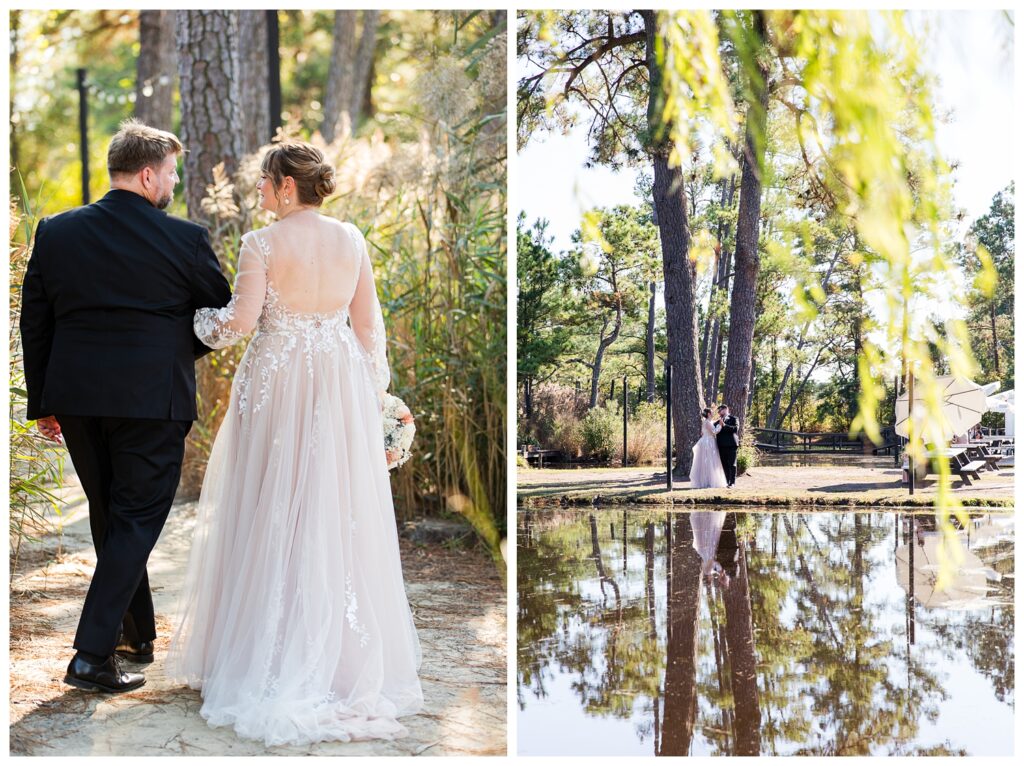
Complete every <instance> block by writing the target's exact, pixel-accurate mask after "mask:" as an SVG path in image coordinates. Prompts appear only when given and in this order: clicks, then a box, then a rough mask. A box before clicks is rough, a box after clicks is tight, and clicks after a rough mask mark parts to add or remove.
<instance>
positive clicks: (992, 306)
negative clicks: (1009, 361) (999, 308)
mask: <svg viewBox="0 0 1024 766" xmlns="http://www.w3.org/2000/svg"><path fill="white" fill-rule="evenodd" d="M988 318H989V324H990V325H991V327H992V363H993V365H994V367H995V373H996V378H999V377H1000V372H999V336H998V335H996V303H995V301H992V302H990V303H989V308H988Z"/></svg>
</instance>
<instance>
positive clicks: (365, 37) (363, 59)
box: [348, 10, 380, 130]
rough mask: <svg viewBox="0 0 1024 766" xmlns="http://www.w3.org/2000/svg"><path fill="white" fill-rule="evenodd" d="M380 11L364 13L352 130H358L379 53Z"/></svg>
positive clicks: (351, 111) (350, 110) (355, 69)
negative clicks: (370, 78) (371, 73)
mask: <svg viewBox="0 0 1024 766" xmlns="http://www.w3.org/2000/svg"><path fill="white" fill-rule="evenodd" d="M379 20H380V11H372V10H371V11H363V30H362V32H360V33H359V48H358V50H357V51H356V60H355V64H354V65H353V83H352V98H351V101H350V103H349V107H348V114H349V121H350V123H351V125H352V130H355V129H356V126H357V125H358V124H359V120H360V118H361V116H362V115H361V112H362V107H363V99H364V97H365V95H366V89H367V87H368V84H369V77H370V71H371V70H372V69H373V60H374V56H375V54H376V52H377V24H378V22H379Z"/></svg>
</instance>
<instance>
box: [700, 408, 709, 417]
mask: <svg viewBox="0 0 1024 766" xmlns="http://www.w3.org/2000/svg"><path fill="white" fill-rule="evenodd" d="M700 414H701V417H703V418H705V419H706V418H707V417H708V415H710V414H711V408H710V407H705V408H704V409H703V410H701V412H700Z"/></svg>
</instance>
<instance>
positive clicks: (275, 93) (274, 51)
mask: <svg viewBox="0 0 1024 766" xmlns="http://www.w3.org/2000/svg"><path fill="white" fill-rule="evenodd" d="M280 42H281V33H280V29H279V27H278V25H277V11H267V90H268V91H269V92H268V94H267V95H268V97H269V99H270V135H269V136H268V137H267V140H268V141H269V140H270V139H272V138H273V137H274V136H275V135H277V129H278V128H280V127H281V51H280Z"/></svg>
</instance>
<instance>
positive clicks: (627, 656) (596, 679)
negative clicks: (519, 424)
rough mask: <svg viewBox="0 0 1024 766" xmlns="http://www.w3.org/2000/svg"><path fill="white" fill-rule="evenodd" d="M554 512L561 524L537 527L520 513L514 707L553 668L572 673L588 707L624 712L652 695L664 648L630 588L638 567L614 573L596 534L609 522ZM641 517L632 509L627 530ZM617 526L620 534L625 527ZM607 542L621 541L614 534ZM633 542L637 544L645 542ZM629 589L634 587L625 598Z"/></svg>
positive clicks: (538, 689)
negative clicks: (517, 679) (516, 674)
mask: <svg viewBox="0 0 1024 766" xmlns="http://www.w3.org/2000/svg"><path fill="white" fill-rule="evenodd" d="M646 515H647V516H648V517H649V516H651V515H652V514H646ZM527 517H530V518H527ZM560 517H561V518H560V519H559V521H560V522H561V523H548V524H545V528H544V530H543V531H542V532H539V533H538V532H537V531H536V525H537V524H536V522H537V518H536V517H533V515H532V514H529V513H524V514H522V515H521V516H520V519H519V548H518V550H517V555H518V559H517V572H518V583H519V593H518V605H519V609H518V619H519V626H518V632H519V639H518V644H519V646H518V653H517V656H518V662H519V669H518V673H519V681H520V688H519V690H518V693H519V695H520V706H521V707H522V706H523V705H524V704H525V701H524V700H523V699H522V697H521V695H522V694H523V691H524V689H526V688H528V689H530V691H532V692H533V694H534V695H535V696H537V697H544V696H546V691H545V688H544V679H545V677H546V676H547V677H549V676H550V674H551V672H552V669H553V668H557V669H558V671H559V672H560V673H565V674H567V675H569V676H570V677H571V679H572V688H573V689H574V691H575V693H576V694H577V696H578V697H579V699H580V701H581V703H582V705H583V707H584V708H585V709H586V710H587V711H588V712H589V713H591V714H595V715H612V716H615V717H620V718H628V717H630V716H631V715H632V713H633V708H634V704H635V702H636V701H637V700H645V699H646V700H652V699H654V698H655V697H656V696H657V694H658V687H659V682H660V678H661V674H662V667H663V664H664V654H663V648H662V647H660V646H659V644H658V641H657V636H656V635H655V636H651V635H650V626H649V622H648V620H649V617H650V613H651V611H650V608H649V604H648V602H647V600H646V598H645V597H644V596H643V595H641V594H642V588H639V587H637V588H630V587H629V584H630V582H632V581H635V584H636V585H640V584H641V583H642V578H643V573H640V572H628V571H627V573H626V574H624V575H622V576H621V577H616V576H613V574H612V572H613V567H611V566H609V565H608V564H607V563H606V561H605V553H604V552H603V551H602V541H603V540H604V539H605V538H603V537H602V535H601V534H600V531H603V530H609V532H611V528H610V527H609V526H606V525H603V524H602V525H601V530H600V531H599V528H598V524H597V519H596V517H595V516H594V515H592V514H588V515H586V516H584V515H583V514H579V513H576V512H571V513H563V514H560ZM642 517H643V514H632V518H640V521H639V522H631V528H632V531H633V536H634V538H635V537H636V536H637V534H638V533H639V534H640V535H641V538H640V540H642V539H643V538H642V535H643V534H644V525H643V518H642ZM527 529H529V530H530V533H529V534H527ZM620 530H621V531H622V532H623V533H625V531H626V527H625V526H623V527H621V528H620ZM611 537H612V535H611V534H609V538H611ZM608 543H609V547H614V546H619V545H622V541H621V540H618V541H616V540H615V539H610V540H608ZM633 545H634V547H637V548H640V547H641V546H642V545H643V543H642V542H639V541H635V542H633ZM632 591H639V592H638V593H637V594H636V596H635V597H630V598H627V596H626V593H628V592H632ZM595 592H596V593H595ZM584 594H586V595H584Z"/></svg>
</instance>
